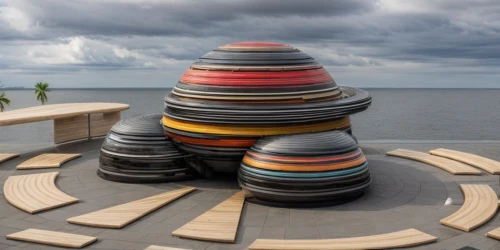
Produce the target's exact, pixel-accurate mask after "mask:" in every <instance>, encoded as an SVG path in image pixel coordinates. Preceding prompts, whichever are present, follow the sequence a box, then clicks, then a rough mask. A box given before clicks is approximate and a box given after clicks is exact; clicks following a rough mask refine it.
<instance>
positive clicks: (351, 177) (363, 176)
mask: <svg viewBox="0 0 500 250" xmlns="http://www.w3.org/2000/svg"><path fill="white" fill-rule="evenodd" d="M300 175H301V174H300V173H297V176H300ZM238 182H239V184H240V186H241V187H242V188H243V189H245V190H246V191H247V192H249V193H251V194H252V195H253V197H252V198H250V199H249V201H250V202H252V201H253V202H256V203H263V204H266V205H271V204H272V205H273V206H285V207H317V206H327V205H332V204H339V203H345V202H347V201H351V200H352V199H355V198H357V197H359V196H360V195H362V194H363V193H364V191H365V190H367V189H368V188H369V187H370V184H371V176H370V173H369V172H368V168H367V167H365V168H364V169H363V170H361V171H359V172H355V173H352V174H347V175H343V176H332V177H301V178H294V177H277V176H270V175H264V174H259V173H255V172H253V171H249V167H248V166H244V165H242V167H241V168H240V170H239V171H238Z"/></svg>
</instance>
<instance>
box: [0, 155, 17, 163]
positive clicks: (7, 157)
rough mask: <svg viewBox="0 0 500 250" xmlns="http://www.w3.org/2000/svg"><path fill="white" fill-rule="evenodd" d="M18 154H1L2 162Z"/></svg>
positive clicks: (0, 161)
mask: <svg viewBox="0 0 500 250" xmlns="http://www.w3.org/2000/svg"><path fill="white" fill-rule="evenodd" d="M18 156H19V155H18V154H0V163H2V162H4V161H8V160H10V159H12V158H16V157H18Z"/></svg>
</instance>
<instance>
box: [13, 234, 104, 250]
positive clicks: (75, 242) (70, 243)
mask: <svg viewBox="0 0 500 250" xmlns="http://www.w3.org/2000/svg"><path fill="white" fill-rule="evenodd" d="M7 239H10V240H20V241H27V242H34V243H40V244H46V245H52V246H58V247H70V248H82V247H84V246H87V245H89V244H90V243H92V242H94V241H96V240H97V238H96V237H91V236H86V235H79V234H69V233H61V232H54V231H46V230H38V229H27V230H24V231H21V232H17V233H13V234H9V235H7Z"/></svg>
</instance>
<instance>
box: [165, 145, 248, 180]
mask: <svg viewBox="0 0 500 250" xmlns="http://www.w3.org/2000/svg"><path fill="white" fill-rule="evenodd" d="M174 142H175V143H176V145H177V147H179V149H181V150H182V151H184V152H186V154H191V155H195V156H196V158H197V159H198V160H199V161H191V163H192V165H191V166H192V167H193V168H196V169H197V170H198V172H199V173H200V174H203V173H204V172H205V170H204V168H205V167H209V168H210V169H211V170H213V171H215V172H221V173H236V172H237V171H238V168H239V167H240V164H241V159H243V156H244V155H245V152H246V151H247V150H248V148H220V147H204V146H196V145H190V144H185V143H179V142H176V141H174ZM187 161H188V162H189V159H188V160H187Z"/></svg>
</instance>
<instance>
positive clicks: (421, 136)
mask: <svg viewBox="0 0 500 250" xmlns="http://www.w3.org/2000/svg"><path fill="white" fill-rule="evenodd" d="M169 91H170V90H169V89H103V90H95V89H89V90H52V91H50V92H49V93H48V97H49V102H48V104H56V103H71V102H120V103H127V104H130V109H129V110H126V111H124V112H122V117H123V118H125V117H129V116H135V115H140V114H150V113H160V112H162V111H163V98H164V96H165V95H166V94H167V93H168V92H169ZM368 91H369V92H370V94H371V95H372V98H373V102H372V105H371V106H370V108H369V109H368V110H367V111H365V112H362V113H359V114H355V115H353V116H352V117H351V118H352V127H353V132H354V134H355V136H356V137H357V138H358V139H360V140H500V132H499V128H500V125H499V122H500V111H499V110H500V98H499V97H500V90H491V89H486V90H483V89H477V90H471V89H368ZM5 92H6V94H7V97H8V98H9V99H10V100H11V105H10V106H7V110H13V109H18V108H26V107H31V106H35V105H40V104H39V103H37V102H36V98H35V94H34V91H33V90H7V91H5ZM0 115H1V114H0ZM52 140H53V124H52V121H45V122H37V123H29V124H21V125H13V126H7V127H0V143H46V142H52Z"/></svg>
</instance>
